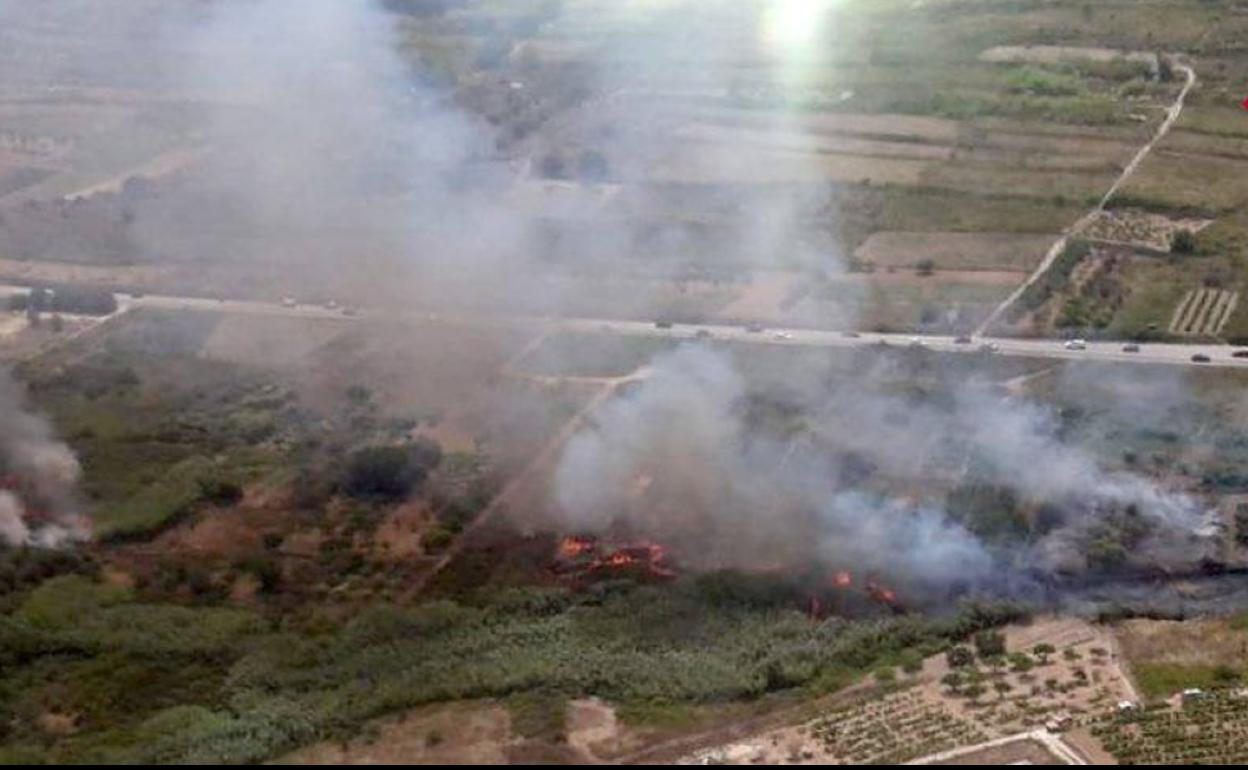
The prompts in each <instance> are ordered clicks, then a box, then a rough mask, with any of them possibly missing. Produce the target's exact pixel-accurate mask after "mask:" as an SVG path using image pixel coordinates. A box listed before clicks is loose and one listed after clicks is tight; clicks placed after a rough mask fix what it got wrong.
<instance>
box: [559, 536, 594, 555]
mask: <svg viewBox="0 0 1248 770" xmlns="http://www.w3.org/2000/svg"><path fill="white" fill-rule="evenodd" d="M593 548H594V540H593V538H589V537H572V536H569V537H565V538H564V539H563V542H561V543H559V553H560V555H562V556H563V557H564V558H565V559H575V558H576V557H578V556H581V555H582V554H585V553H588V552H589V551H592V550H593Z"/></svg>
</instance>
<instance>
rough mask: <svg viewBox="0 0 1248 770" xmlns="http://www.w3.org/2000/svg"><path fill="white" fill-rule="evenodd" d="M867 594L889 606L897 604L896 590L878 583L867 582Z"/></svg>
mask: <svg viewBox="0 0 1248 770" xmlns="http://www.w3.org/2000/svg"><path fill="white" fill-rule="evenodd" d="M867 595H868V596H870V597H871V598H872V599H874V600H876V601H877V602H880V603H881V604H887V605H888V606H890V607H896V606H897V592H896V591H894V590H893V589H891V588H888V587H886V586H882V585H880V584H878V583H875V582H871V583H867Z"/></svg>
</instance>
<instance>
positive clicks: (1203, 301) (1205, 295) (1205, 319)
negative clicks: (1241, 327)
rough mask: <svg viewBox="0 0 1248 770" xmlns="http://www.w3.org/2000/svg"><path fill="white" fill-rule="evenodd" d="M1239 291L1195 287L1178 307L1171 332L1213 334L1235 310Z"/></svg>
mask: <svg viewBox="0 0 1248 770" xmlns="http://www.w3.org/2000/svg"><path fill="white" fill-rule="evenodd" d="M1238 302H1239V292H1237V291H1226V290H1225V289H1207V288H1205V289H1192V290H1191V291H1189V292H1188V293H1187V294H1186V295H1184V297H1183V300H1182V301H1181V302H1180V303H1179V306H1178V307H1177V308H1175V311H1174V317H1173V318H1172V319H1171V321H1170V333H1171V334H1183V335H1204V336H1214V335H1217V334H1218V333H1219V332H1221V331H1222V327H1224V326H1226V322H1227V319H1229V318H1230V317H1231V313H1233V312H1234V311H1235V306H1236V305H1237V304H1238Z"/></svg>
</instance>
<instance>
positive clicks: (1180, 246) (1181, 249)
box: [1170, 230, 1196, 254]
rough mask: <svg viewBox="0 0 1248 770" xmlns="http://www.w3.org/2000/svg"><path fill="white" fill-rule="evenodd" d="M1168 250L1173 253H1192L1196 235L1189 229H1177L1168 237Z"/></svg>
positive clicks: (1194, 248) (1194, 247) (1194, 249)
mask: <svg viewBox="0 0 1248 770" xmlns="http://www.w3.org/2000/svg"><path fill="white" fill-rule="evenodd" d="M1170 251H1171V252H1172V253H1174V254H1192V253H1194V252H1195V251H1196V236H1195V235H1193V234H1192V231H1191V230H1177V231H1175V233H1174V236H1173V237H1172V238H1171V239H1170Z"/></svg>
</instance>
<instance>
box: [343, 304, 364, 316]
mask: <svg viewBox="0 0 1248 770" xmlns="http://www.w3.org/2000/svg"><path fill="white" fill-rule="evenodd" d="M359 312H360V311H358V310H356V309H355V308H353V307H350V306H347V307H344V308H343V309H342V314H343V315H345V316H347V317H353V316H355V315H358V314H359Z"/></svg>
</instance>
